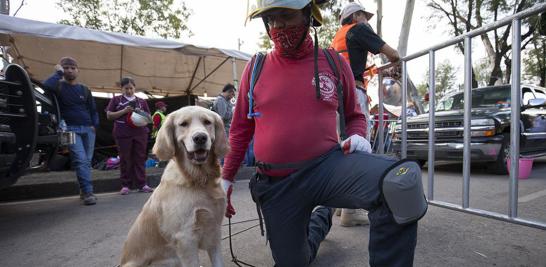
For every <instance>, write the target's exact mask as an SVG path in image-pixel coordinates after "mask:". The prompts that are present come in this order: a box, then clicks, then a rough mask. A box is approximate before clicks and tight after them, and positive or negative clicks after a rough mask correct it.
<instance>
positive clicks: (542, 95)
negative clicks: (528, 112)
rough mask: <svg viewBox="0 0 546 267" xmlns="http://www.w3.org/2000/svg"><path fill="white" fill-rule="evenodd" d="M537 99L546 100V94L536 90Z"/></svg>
mask: <svg viewBox="0 0 546 267" xmlns="http://www.w3.org/2000/svg"><path fill="white" fill-rule="evenodd" d="M535 97H536V98H543V99H546V93H544V91H542V90H539V89H535Z"/></svg>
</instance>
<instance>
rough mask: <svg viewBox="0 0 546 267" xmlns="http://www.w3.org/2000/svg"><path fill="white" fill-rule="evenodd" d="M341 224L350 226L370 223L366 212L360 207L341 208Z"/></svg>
mask: <svg viewBox="0 0 546 267" xmlns="http://www.w3.org/2000/svg"><path fill="white" fill-rule="evenodd" d="M340 224H341V226H345V227H352V226H357V225H367V224H370V221H369V220H368V216H367V212H366V211H364V210H362V209H342V210H341V223H340Z"/></svg>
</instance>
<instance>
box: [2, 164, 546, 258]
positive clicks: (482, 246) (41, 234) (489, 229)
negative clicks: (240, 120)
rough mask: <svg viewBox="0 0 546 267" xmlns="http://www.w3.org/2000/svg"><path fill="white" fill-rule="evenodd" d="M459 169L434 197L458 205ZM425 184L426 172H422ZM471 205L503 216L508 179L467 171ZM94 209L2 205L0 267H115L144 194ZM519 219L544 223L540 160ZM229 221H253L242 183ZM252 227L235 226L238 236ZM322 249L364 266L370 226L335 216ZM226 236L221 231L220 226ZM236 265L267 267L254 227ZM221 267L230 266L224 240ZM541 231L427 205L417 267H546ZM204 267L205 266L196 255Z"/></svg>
mask: <svg viewBox="0 0 546 267" xmlns="http://www.w3.org/2000/svg"><path fill="white" fill-rule="evenodd" d="M461 173H462V172H461V167H460V166H459V165H457V164H447V165H446V164H444V165H442V166H439V167H437V173H436V181H435V189H436V194H435V199H437V200H442V201H450V202H454V203H456V204H460V203H461V200H460V199H461V195H462V193H461V188H462V175H461ZM423 177H424V180H425V181H426V177H427V174H426V169H425V172H424V174H423ZM471 188H472V190H471V196H470V200H471V202H470V203H471V207H474V208H481V209H488V210H493V211H497V212H504V213H505V212H506V211H507V207H508V206H507V205H508V204H507V203H508V195H507V190H508V179H507V176H492V175H488V174H487V173H485V171H483V170H481V169H480V168H479V166H477V167H475V168H473V169H472V180H471ZM98 197H99V202H98V204H97V205H96V206H91V207H85V206H82V205H80V203H79V199H78V197H76V196H73V197H63V198H56V199H44V200H35V201H21V202H8V203H1V204H0V236H1V239H0V266H6V267H18V266H51V267H58V266H82V267H85V266H100V267H104V266H115V265H116V264H117V261H118V259H119V254H120V251H121V247H122V245H123V241H124V239H125V236H126V234H127V231H128V229H129V227H130V225H131V224H132V222H133V220H134V219H135V217H136V216H137V214H138V213H139V211H140V208H141V207H142V205H143V204H144V202H145V201H146V199H147V198H148V197H149V194H144V193H132V194H130V195H128V196H120V195H118V194H117V193H105V194H99V196H98ZM519 200H520V204H519V209H520V210H519V215H520V217H523V218H527V219H534V220H540V221H543V222H545V221H546V211H545V209H544V207H546V160H544V159H541V160H539V161H537V162H535V167H534V169H533V173H532V175H531V177H530V178H529V179H528V180H520V183H519ZM234 205H235V207H236V209H237V212H238V213H237V215H236V216H235V217H234V219H233V221H234V222H240V221H245V220H252V219H256V218H257V215H256V212H255V206H254V205H253V203H252V202H251V200H250V196H249V193H248V186H247V181H239V182H238V183H237V184H236V190H235V193H234ZM256 224H257V222H256V221H255V220H254V221H250V222H243V223H239V224H236V225H234V226H233V232H234V233H236V232H239V231H241V230H244V229H247V228H249V227H252V226H255V225H256ZM334 224H335V225H334V227H333V228H332V231H331V233H330V235H329V236H328V238H327V240H326V241H325V242H324V243H323V245H322V246H321V248H320V251H319V255H318V258H317V260H316V262H315V263H314V264H313V266H315V267H326V266H328V267H333V266H367V261H368V254H367V251H366V247H367V240H368V230H369V228H368V227H353V228H344V227H341V226H339V218H337V217H336V218H335V219H334ZM223 232H224V236H226V235H227V226H224V227H223ZM233 244H234V250H235V253H236V255H237V257H238V258H239V259H242V260H243V261H245V262H248V263H250V264H253V265H256V266H272V265H273V262H272V260H271V256H270V253H269V249H268V247H267V244H266V242H265V239H264V238H262V237H260V235H259V229H258V228H257V227H255V228H252V229H250V230H249V231H246V232H243V233H240V234H238V235H236V236H235V237H234V238H233ZM223 255H224V258H225V263H226V266H235V265H234V264H233V263H231V262H230V257H229V247H228V242H227V239H226V240H224V241H223ZM545 255H546V231H543V230H537V229H534V228H529V227H525V226H519V225H513V224H509V223H505V222H500V221H495V220H492V219H487V218H481V217H477V216H474V215H469V214H465V213H460V212H455V211H451V210H447V209H443V208H438V207H434V206H430V208H429V211H428V213H427V215H426V216H425V217H424V218H423V219H422V221H421V222H420V227H419V237H418V244H417V251H416V255H415V266H533V267H534V266H541V267H544V266H546V256H545ZM201 256H202V259H203V260H202V265H203V266H209V261H208V259H207V258H206V254H205V253H202V254H201Z"/></svg>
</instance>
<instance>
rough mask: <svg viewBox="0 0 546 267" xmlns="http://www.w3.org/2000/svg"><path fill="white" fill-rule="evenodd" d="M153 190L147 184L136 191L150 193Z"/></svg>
mask: <svg viewBox="0 0 546 267" xmlns="http://www.w3.org/2000/svg"><path fill="white" fill-rule="evenodd" d="M153 191H154V189H153V188H151V187H149V186H148V185H145V186H143V187H142V188H141V189H140V190H138V192H142V193H152V192H153Z"/></svg>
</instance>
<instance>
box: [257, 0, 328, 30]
mask: <svg viewBox="0 0 546 267" xmlns="http://www.w3.org/2000/svg"><path fill="white" fill-rule="evenodd" d="M324 2H326V1H324V0H256V5H255V6H253V7H252V8H251V11H250V13H249V14H248V19H253V18H257V17H260V16H261V15H262V14H263V13H264V12H266V11H269V10H271V9H274V8H287V9H294V10H300V9H303V8H304V7H306V6H307V5H308V4H309V3H311V15H312V16H313V18H314V23H313V26H320V25H322V15H321V14H320V9H319V7H318V5H319V4H322V3H324Z"/></svg>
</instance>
